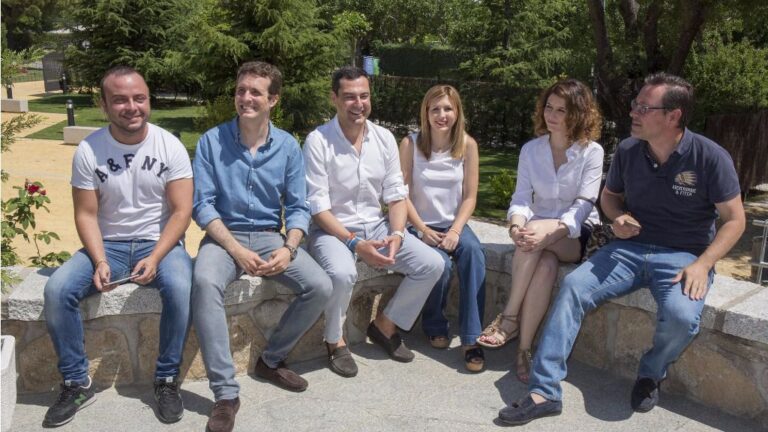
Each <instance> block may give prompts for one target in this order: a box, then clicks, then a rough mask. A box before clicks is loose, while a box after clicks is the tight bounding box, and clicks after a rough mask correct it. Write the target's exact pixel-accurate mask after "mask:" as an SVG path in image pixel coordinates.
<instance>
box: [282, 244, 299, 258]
mask: <svg viewBox="0 0 768 432" xmlns="http://www.w3.org/2000/svg"><path fill="white" fill-rule="evenodd" d="M283 247H284V248H286V249H288V252H290V253H291V261H293V260H295V259H296V254H298V253H299V248H297V247H294V246H291V245H289V244H288V243H285V244H283Z"/></svg>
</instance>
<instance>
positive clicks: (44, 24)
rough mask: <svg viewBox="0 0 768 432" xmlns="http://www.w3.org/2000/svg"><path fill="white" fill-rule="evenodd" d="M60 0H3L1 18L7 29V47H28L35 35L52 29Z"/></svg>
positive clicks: (13, 48) (16, 49)
mask: <svg viewBox="0 0 768 432" xmlns="http://www.w3.org/2000/svg"><path fill="white" fill-rule="evenodd" d="M60 3H61V0H3V2H2V5H0V8H2V19H3V25H4V26H5V28H6V29H7V31H8V35H7V36H8V48H10V49H11V50H14V51H20V50H24V49H28V48H30V47H31V46H32V45H33V44H34V43H35V42H37V40H36V39H37V37H38V36H39V35H40V34H41V33H43V32H45V31H49V30H53V29H54V28H55V27H56V25H57V21H58V20H59V15H60V14H59V11H60V10H61V5H60Z"/></svg>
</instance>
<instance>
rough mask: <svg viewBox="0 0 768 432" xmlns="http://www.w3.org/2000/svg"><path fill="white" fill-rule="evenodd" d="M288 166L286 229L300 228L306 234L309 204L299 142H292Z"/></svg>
mask: <svg viewBox="0 0 768 432" xmlns="http://www.w3.org/2000/svg"><path fill="white" fill-rule="evenodd" d="M290 145H291V152H290V154H289V155H288V166H287V167H286V171H285V196H284V200H283V203H284V205H285V229H286V231H289V230H292V229H300V230H302V231H304V233H305V234H306V233H307V231H308V229H309V205H308V203H307V181H306V178H305V176H304V158H303V157H302V154H301V150H300V149H299V144H298V143H297V142H295V141H292V142H291V143H290Z"/></svg>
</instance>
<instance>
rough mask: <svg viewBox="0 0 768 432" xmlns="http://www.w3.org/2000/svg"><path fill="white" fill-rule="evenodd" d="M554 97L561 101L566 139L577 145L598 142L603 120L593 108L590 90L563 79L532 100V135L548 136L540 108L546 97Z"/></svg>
mask: <svg viewBox="0 0 768 432" xmlns="http://www.w3.org/2000/svg"><path fill="white" fill-rule="evenodd" d="M551 95H555V96H559V97H561V98H563V99H564V100H565V110H566V114H565V125H566V128H567V129H568V132H567V134H568V139H569V140H570V141H571V142H577V143H579V144H580V145H587V143H588V142H589V141H597V140H598V139H600V129H601V127H602V124H603V117H602V115H600V109H599V108H598V107H597V103H596V102H595V98H594V96H592V90H590V89H589V87H588V86H587V85H586V84H584V83H583V82H581V81H579V80H575V79H573V78H567V79H564V80H560V81H558V82H556V83H554V84H552V85H551V86H549V87H547V88H546V89H544V90H543V91H542V92H541V93H540V94H539V99H538V101H536V113H534V115H533V133H534V135H536V136H542V135H545V134H548V133H549V130H548V129H547V123H546V122H545V121H544V107H545V106H546V105H547V100H548V99H549V96H551Z"/></svg>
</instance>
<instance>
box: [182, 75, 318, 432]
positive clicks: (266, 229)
mask: <svg viewBox="0 0 768 432" xmlns="http://www.w3.org/2000/svg"><path fill="white" fill-rule="evenodd" d="M281 84H282V76H281V74H280V71H279V70H278V69H277V68H276V67H274V66H272V65H270V64H268V63H264V62H248V63H245V64H244V65H242V66H241V67H240V69H239V70H238V73H237V87H236V89H235V108H236V109H237V114H238V115H237V117H236V118H234V119H233V120H231V121H229V122H227V123H223V124H220V125H218V126H216V127H214V128H212V129H211V130H209V131H208V132H206V133H205V134H204V135H203V136H202V137H201V138H200V141H199V142H198V144H197V151H196V154H195V160H194V163H193V169H194V173H195V202H194V208H193V217H194V219H195V222H197V224H198V225H200V227H201V228H203V229H204V230H205V231H206V236H205V238H203V240H202V242H201V244H200V251H199V253H198V255H197V260H196V265H195V270H194V274H193V279H192V315H193V319H192V320H193V324H194V326H195V330H196V331H197V338H198V340H199V342H200V350H201V351H202V354H203V361H204V362H205V368H206V372H207V374H208V380H209V381H210V387H211V390H213V393H214V397H215V400H216V403H215V404H214V406H213V410H212V412H211V416H210V419H209V421H208V430H210V431H231V430H232V429H233V427H234V423H235V414H236V413H237V410H238V408H239V407H240V401H239V390H240V386H239V385H238V383H237V381H236V380H235V368H234V365H233V362H232V354H231V352H230V347H229V335H228V330H227V320H226V313H225V310H224V290H225V289H226V287H227V285H229V283H230V282H232V281H233V280H235V279H236V278H238V277H239V276H240V275H242V274H243V273H248V274H249V275H251V276H261V277H268V278H274V279H275V280H277V281H279V282H281V283H282V284H284V285H286V286H287V287H289V288H291V289H292V290H293V291H294V292H295V293H296V299H295V300H294V301H293V302H292V303H291V305H290V306H289V307H288V309H287V310H286V311H285V313H284V314H283V316H282V318H281V320H280V323H279V324H278V325H277V327H276V328H275V329H274V331H273V332H272V335H271V337H270V338H269V341H268V342H267V346H266V347H265V348H264V351H263V353H262V355H261V356H260V357H259V359H258V361H257V362H256V368H255V371H254V373H255V374H256V375H258V376H260V377H262V378H264V379H266V380H268V381H270V382H272V383H274V384H276V385H278V386H280V387H283V388H285V389H287V390H291V391H304V390H305V389H306V388H307V381H306V380H304V379H303V378H302V377H300V376H299V375H298V374H296V373H295V372H293V371H291V370H290V369H288V368H287V367H286V366H285V363H284V362H283V360H284V359H285V358H286V357H287V355H288V353H289V352H290V351H291V349H293V347H294V346H295V345H296V343H297V342H298V341H299V339H300V338H301V336H302V335H304V333H305V332H306V331H307V330H309V328H310V327H311V326H312V325H313V324H314V323H315V322H316V321H317V319H318V318H319V316H320V314H321V313H322V311H323V308H324V307H325V304H326V302H327V301H328V299H329V298H330V295H331V291H332V286H331V280H330V279H329V278H328V276H327V275H326V273H325V272H324V271H323V270H322V269H321V268H320V266H319V265H318V264H317V263H316V262H315V261H314V260H313V259H312V258H311V257H310V256H309V255H308V254H307V253H306V252H304V250H303V249H299V243H300V242H301V238H302V237H303V236H304V234H305V233H306V231H307V228H308V225H309V208H308V205H307V202H306V182H305V178H304V161H303V157H302V153H301V149H300V148H299V144H298V143H297V142H296V140H295V139H294V138H293V137H292V136H291V135H290V134H289V133H287V132H285V131H283V130H280V129H278V128H276V127H275V126H274V125H273V124H271V123H270V121H269V114H270V111H271V109H272V107H274V106H275V104H276V103H277V101H278V99H279V94H280V87H281ZM283 211H284V212H285V231H286V236H283V235H282V234H281V229H282V225H283V220H282V217H281V216H282V215H283Z"/></svg>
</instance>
